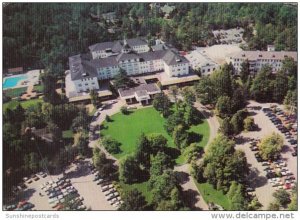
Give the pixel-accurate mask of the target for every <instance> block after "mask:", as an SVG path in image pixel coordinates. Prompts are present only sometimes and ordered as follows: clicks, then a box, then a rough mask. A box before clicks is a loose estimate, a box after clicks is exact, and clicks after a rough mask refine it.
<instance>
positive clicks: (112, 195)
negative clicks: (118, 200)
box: [105, 192, 119, 201]
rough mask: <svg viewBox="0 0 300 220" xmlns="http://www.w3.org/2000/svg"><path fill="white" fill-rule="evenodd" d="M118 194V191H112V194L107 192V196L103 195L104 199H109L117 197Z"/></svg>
mask: <svg viewBox="0 0 300 220" xmlns="http://www.w3.org/2000/svg"><path fill="white" fill-rule="evenodd" d="M118 196H119V193H117V192H115V193H112V194H109V195H108V196H105V198H106V200H107V201H109V200H111V199H113V198H115V197H118Z"/></svg>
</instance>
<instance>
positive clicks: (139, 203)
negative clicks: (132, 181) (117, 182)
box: [119, 188, 147, 211]
mask: <svg viewBox="0 0 300 220" xmlns="http://www.w3.org/2000/svg"><path fill="white" fill-rule="evenodd" d="M122 199H123V201H124V202H123V203H122V204H121V206H120V208H119V210H121V211H143V210H146V209H147V202H146V200H145V197H144V196H143V194H142V193H141V192H140V191H138V190H137V189H136V188H134V189H131V190H129V191H124V192H123V195H122Z"/></svg>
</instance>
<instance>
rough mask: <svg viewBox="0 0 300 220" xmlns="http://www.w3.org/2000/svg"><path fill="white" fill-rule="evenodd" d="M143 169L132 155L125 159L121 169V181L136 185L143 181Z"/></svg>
mask: <svg viewBox="0 0 300 220" xmlns="http://www.w3.org/2000/svg"><path fill="white" fill-rule="evenodd" d="M140 174H141V169H140V166H139V163H138V162H137V160H136V158H135V157H134V156H132V155H129V156H127V157H125V158H124V159H123V160H122V161H121V164H120V167H119V179H120V180H121V181H123V182H124V183H130V184H131V183H136V182H138V181H139V180H140V179H141V176H140Z"/></svg>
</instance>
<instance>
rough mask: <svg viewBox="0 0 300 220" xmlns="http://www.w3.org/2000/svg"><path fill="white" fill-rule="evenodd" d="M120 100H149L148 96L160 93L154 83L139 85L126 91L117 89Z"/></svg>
mask: <svg viewBox="0 0 300 220" xmlns="http://www.w3.org/2000/svg"><path fill="white" fill-rule="evenodd" d="M118 92H119V94H120V97H121V99H131V98H136V100H137V101H142V100H145V99H150V95H154V94H158V93H161V90H160V88H159V87H158V86H157V85H156V84H155V83H150V84H140V85H139V86H136V87H133V88H127V89H118Z"/></svg>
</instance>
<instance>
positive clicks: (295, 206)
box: [288, 190, 298, 211]
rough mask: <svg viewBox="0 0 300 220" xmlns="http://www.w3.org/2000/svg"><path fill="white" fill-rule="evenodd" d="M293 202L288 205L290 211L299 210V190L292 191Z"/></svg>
mask: <svg viewBox="0 0 300 220" xmlns="http://www.w3.org/2000/svg"><path fill="white" fill-rule="evenodd" d="M291 197H292V198H291V203H290V204H289V205H288V210H289V211H297V209H298V196H297V190H295V191H293V192H292V196H291Z"/></svg>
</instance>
